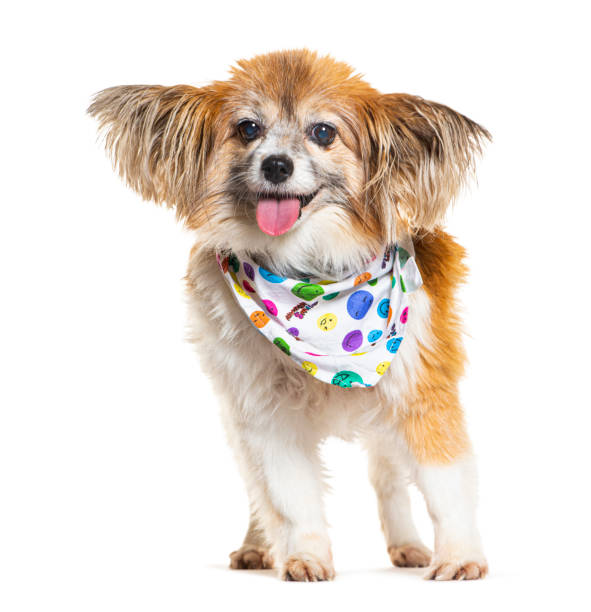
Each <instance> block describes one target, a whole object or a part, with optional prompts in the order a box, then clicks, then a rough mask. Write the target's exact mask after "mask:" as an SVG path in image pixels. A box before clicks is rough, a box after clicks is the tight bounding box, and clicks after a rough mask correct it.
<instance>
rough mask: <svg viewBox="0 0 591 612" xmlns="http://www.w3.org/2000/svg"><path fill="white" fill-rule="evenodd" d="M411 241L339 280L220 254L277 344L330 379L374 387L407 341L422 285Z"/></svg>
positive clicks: (253, 317)
mask: <svg viewBox="0 0 591 612" xmlns="http://www.w3.org/2000/svg"><path fill="white" fill-rule="evenodd" d="M408 243H409V244H408V245H406V244H405V246H407V248H403V247H402V246H400V245H399V244H397V245H395V246H388V247H386V248H385V249H384V251H383V254H381V255H380V256H379V257H377V256H376V257H374V258H373V259H372V260H371V261H370V262H368V263H367V265H366V267H365V269H364V270H363V271H362V272H360V273H357V274H353V275H352V276H349V277H347V278H345V279H343V280H340V281H334V280H322V279H318V278H300V279H293V278H285V277H282V276H277V275H276V274H273V273H272V272H270V271H269V270H266V269H265V268H263V267H261V266H259V265H257V264H256V263H255V262H254V261H253V260H252V259H249V258H248V257H246V256H243V255H241V254H237V253H229V254H228V253H226V254H217V255H216V256H217V260H218V264H219V266H220V268H221V270H222V272H223V277H224V280H225V281H226V283H227V284H228V286H229V287H230V288H231V290H232V293H233V295H234V297H235V298H236V301H237V302H238V305H239V306H240V308H241V309H242V310H243V311H244V312H245V314H246V316H247V317H248V318H249V319H250V321H251V323H252V324H253V325H254V326H255V327H256V328H257V329H258V331H259V332H261V333H262V334H263V335H264V336H265V337H266V338H267V339H268V340H269V341H270V342H272V343H273V344H274V345H275V346H276V347H277V348H278V349H279V350H281V351H283V352H284V353H285V354H286V355H289V357H291V358H292V359H293V360H294V361H295V362H296V363H297V364H298V365H299V366H300V367H301V368H303V369H304V370H305V371H306V372H307V373H308V374H310V375H311V376H314V377H315V378H318V379H319V380H322V381H324V382H325V383H329V384H333V385H338V386H339V387H344V388H351V387H371V386H373V385H375V384H377V383H378V381H379V380H380V378H381V377H382V375H383V374H384V372H386V370H387V369H388V367H389V366H390V363H391V360H392V359H393V358H394V355H395V354H396V353H397V352H398V349H399V347H400V344H401V343H402V339H403V337H404V330H405V327H406V324H407V321H408V317H409V316H410V313H409V308H408V297H407V294H408V293H409V292H411V291H415V290H416V289H418V288H419V287H420V286H421V285H422V279H421V275H420V272H419V270H418V268H417V266H416V263H415V260H414V256H413V255H412V254H411V253H412V252H413V249H412V242H411V241H410V240H409V241H408Z"/></svg>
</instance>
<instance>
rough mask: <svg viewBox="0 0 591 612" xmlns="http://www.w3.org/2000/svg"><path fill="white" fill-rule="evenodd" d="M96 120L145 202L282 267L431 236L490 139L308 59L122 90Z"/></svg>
mask: <svg viewBox="0 0 591 612" xmlns="http://www.w3.org/2000/svg"><path fill="white" fill-rule="evenodd" d="M89 112H90V113H91V114H92V115H94V116H96V117H97V118H98V119H99V122H100V125H101V128H102V129H103V131H104V132H105V134H106V144H107V148H108V149H109V150H110V152H111V154H112V156H113V160H114V162H115V164H116V165H117V167H118V169H119V173H120V174H121V176H122V177H124V178H125V180H126V181H127V182H128V184H129V185H130V186H131V187H133V188H134V189H135V190H136V191H138V192H139V193H140V194H141V195H142V196H143V197H144V198H146V199H151V200H154V201H156V202H166V203H167V204H168V205H170V206H175V207H176V209H177V214H178V215H179V217H181V218H182V219H184V221H185V223H186V224H187V226H188V227H189V228H191V229H195V230H199V233H200V237H201V240H203V241H205V242H206V243H207V244H208V245H209V246H212V247H213V248H216V249H219V250H221V249H227V248H232V249H234V250H247V251H250V252H251V253H258V254H261V256H263V257H266V258H267V261H268V260H271V262H272V263H273V264H274V265H275V267H277V268H278V270H281V269H286V267H291V268H296V269H299V270H307V271H309V272H312V271H314V269H317V268H323V270H324V272H326V268H335V269H336V268H340V267H347V265H348V264H351V262H352V261H354V260H355V259H356V258H358V257H359V256H361V254H364V255H366V254H367V252H368V250H375V249H377V248H379V246H380V245H383V244H384V243H386V242H388V241H392V240H394V239H395V234H396V227H397V226H399V225H400V224H402V225H404V226H405V227H406V228H407V229H409V230H410V231H412V232H424V231H430V230H432V229H433V228H435V227H436V226H437V224H438V223H440V222H441V220H442V217H443V215H444V213H445V211H446V209H447V207H448V206H449V204H450V203H451V202H452V201H453V199H454V197H455V196H456V194H457V193H458V190H459V188H460V187H461V186H462V184H463V183H464V181H465V179H466V177H467V176H468V175H469V174H470V171H471V169H472V168H473V161H474V157H475V155H476V154H477V153H478V152H479V151H480V144H481V141H482V140H483V139H484V138H488V133H487V132H486V130H484V129H483V128H482V127H480V126H479V125H478V124H476V123H474V122H473V121H471V120H470V119H468V118H466V117H464V116H463V115H460V114H459V113H457V112H455V111H453V110H452V109H450V108H448V107H446V106H443V105H441V104H437V103H434V102H428V101H426V100H423V99H422V98H419V97H415V96H411V95H406V94H381V93H379V92H378V91H376V90H375V89H373V88H372V87H370V86H369V85H368V84H367V83H366V82H365V81H363V80H362V79H361V77H360V76H358V75H356V74H354V73H353V71H352V69H351V68H350V67H349V66H347V65H346V64H343V63H340V62H336V61H334V60H333V59H331V58H329V57H319V56H317V55H316V54H315V53H312V52H309V51H305V50H300V51H284V52H277V53H270V54H267V55H261V56H257V57H254V58H253V59H251V60H248V61H241V62H239V63H238V65H237V67H235V68H233V69H232V72H231V76H230V78H229V79H228V80H227V81H223V82H217V81H216V82H214V83H212V84H211V85H209V86H206V87H202V88H195V87H190V86H187V85H181V86H174V87H161V86H144V85H137V86H121V87H113V88H110V89H107V90H104V91H102V92H100V93H99V94H97V96H96V98H95V100H94V102H93V104H92V105H91V107H90V109H89ZM337 253H338V254H340V258H339V257H337V256H336V254H337Z"/></svg>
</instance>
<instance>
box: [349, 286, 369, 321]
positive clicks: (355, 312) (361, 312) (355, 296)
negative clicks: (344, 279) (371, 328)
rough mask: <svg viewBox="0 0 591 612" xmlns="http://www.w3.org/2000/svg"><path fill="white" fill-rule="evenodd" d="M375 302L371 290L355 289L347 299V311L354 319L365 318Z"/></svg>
mask: <svg viewBox="0 0 591 612" xmlns="http://www.w3.org/2000/svg"><path fill="white" fill-rule="evenodd" d="M372 304H373V295H372V294H371V293H370V292H369V291H363V290H361V291H355V293H352V294H351V295H350V296H349V299H348V300H347V312H348V313H349V314H350V315H351V317H353V318H354V319H357V320H359V319H363V317H364V316H365V315H366V314H367V313H368V311H369V309H370V308H371V305H372Z"/></svg>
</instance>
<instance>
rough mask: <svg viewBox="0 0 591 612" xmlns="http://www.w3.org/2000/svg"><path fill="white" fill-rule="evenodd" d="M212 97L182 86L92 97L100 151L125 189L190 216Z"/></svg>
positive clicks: (208, 139)
mask: <svg viewBox="0 0 591 612" xmlns="http://www.w3.org/2000/svg"><path fill="white" fill-rule="evenodd" d="M215 108H216V104H215V97H214V94H213V92H211V91H209V90H206V89H198V88H196V87H190V86H188V85H176V86H174V87H163V86H160V85H124V86H120V87H111V88H109V89H105V90H103V91H101V92H99V93H98V94H96V96H95V97H94V101H93V103H92V104H91V106H90V107H89V109H88V112H89V114H90V115H92V116H93V117H96V118H97V119H98V121H99V129H100V130H101V131H102V132H103V133H104V134H105V140H106V143H105V144H106V148H107V151H109V153H110V154H111V157H112V158H113V163H114V165H115V168H116V169H117V170H118V171H119V174H120V176H121V177H122V178H123V179H124V180H125V181H126V182H127V184H128V185H129V186H130V187H131V188H132V189H134V190H135V191H137V192H138V193H139V194H140V195H141V196H142V197H143V198H145V199H146V200H153V201H154V202H156V203H161V202H166V203H167V205H168V206H175V207H176V209H177V215H178V216H179V217H181V218H185V219H187V218H188V217H189V216H190V215H191V214H193V213H194V212H195V208H196V206H197V202H198V200H199V197H198V196H199V193H200V188H201V186H202V185H203V182H204V177H205V173H206V167H207V160H208V155H209V153H210V152H211V150H212V149H213V145H214V118H215Z"/></svg>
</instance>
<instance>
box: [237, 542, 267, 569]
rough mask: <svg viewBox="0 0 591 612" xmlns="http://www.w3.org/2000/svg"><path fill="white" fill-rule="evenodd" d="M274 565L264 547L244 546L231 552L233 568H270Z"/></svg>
mask: <svg viewBox="0 0 591 612" xmlns="http://www.w3.org/2000/svg"><path fill="white" fill-rule="evenodd" d="M272 567H273V560H272V559H271V557H270V556H269V552H268V551H266V550H264V549H262V548H255V547H252V546H243V547H242V548H239V549H238V550H235V551H234V552H233V553H230V568H231V569H270V568H272Z"/></svg>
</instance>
